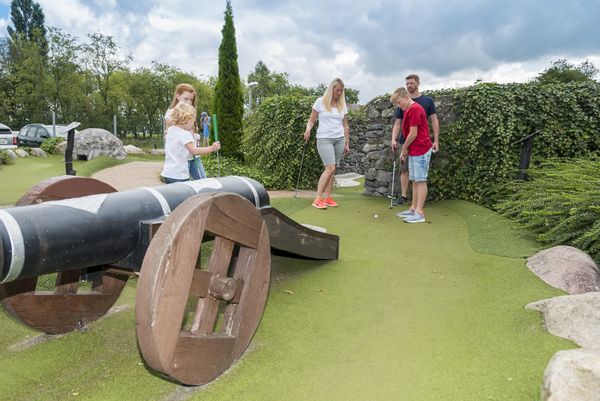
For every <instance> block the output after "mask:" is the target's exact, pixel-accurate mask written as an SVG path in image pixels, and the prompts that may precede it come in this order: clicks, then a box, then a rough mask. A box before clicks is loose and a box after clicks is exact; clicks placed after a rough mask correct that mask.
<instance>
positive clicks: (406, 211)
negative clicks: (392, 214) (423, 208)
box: [396, 209, 416, 217]
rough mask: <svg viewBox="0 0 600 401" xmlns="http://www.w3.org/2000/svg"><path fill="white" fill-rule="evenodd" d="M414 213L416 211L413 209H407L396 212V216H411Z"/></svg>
mask: <svg viewBox="0 0 600 401" xmlns="http://www.w3.org/2000/svg"><path fill="white" fill-rule="evenodd" d="M415 213H416V212H415V210H414V209H408V210H405V211H403V212H400V213H396V216H398V217H411V216H414V214H415Z"/></svg>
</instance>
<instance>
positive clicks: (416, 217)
mask: <svg viewBox="0 0 600 401" xmlns="http://www.w3.org/2000/svg"><path fill="white" fill-rule="evenodd" d="M404 222H405V223H425V216H423V215H422V214H420V213H417V212H415V214H413V215H412V216H408V217H407V218H405V219H404Z"/></svg>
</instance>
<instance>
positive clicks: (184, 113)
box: [171, 103, 196, 125]
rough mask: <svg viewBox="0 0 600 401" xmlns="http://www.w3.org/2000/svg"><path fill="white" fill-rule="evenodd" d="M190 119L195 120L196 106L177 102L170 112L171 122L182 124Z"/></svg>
mask: <svg viewBox="0 0 600 401" xmlns="http://www.w3.org/2000/svg"><path fill="white" fill-rule="evenodd" d="M190 120H193V121H196V108H195V107H194V106H192V105H189V104H187V103H178V104H177V105H176V106H175V107H174V108H173V111H172V112H171V121H173V124H175V125H184V124H185V123H187V122H188V121H190Z"/></svg>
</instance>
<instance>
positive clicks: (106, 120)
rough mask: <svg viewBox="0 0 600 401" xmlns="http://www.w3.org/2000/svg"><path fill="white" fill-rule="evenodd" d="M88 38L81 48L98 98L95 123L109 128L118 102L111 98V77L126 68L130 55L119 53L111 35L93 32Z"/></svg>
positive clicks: (114, 88)
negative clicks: (98, 117)
mask: <svg viewBox="0 0 600 401" xmlns="http://www.w3.org/2000/svg"><path fill="white" fill-rule="evenodd" d="M88 38H89V40H90V41H89V42H88V43H87V44H85V45H84V46H83V49H84V52H85V56H86V60H85V61H86V64H87V68H88V71H89V73H90V76H91V77H92V79H93V82H94V84H95V89H96V90H97V94H98V99H95V100H96V108H97V110H99V115H100V119H99V120H98V121H97V122H96V124H98V125H99V126H102V127H105V128H107V129H109V130H110V129H112V116H113V114H115V113H116V112H117V109H118V104H116V103H115V102H112V100H113V99H111V94H113V93H112V92H113V90H116V89H117V88H116V86H115V84H114V82H113V81H114V80H113V79H112V77H113V75H114V74H115V72H117V71H120V70H125V69H127V67H128V66H129V63H130V62H131V61H132V57H131V55H126V56H122V55H121V54H120V49H119V46H118V45H117V43H116V42H115V41H114V40H113V38H112V36H108V35H103V34H101V33H94V34H88ZM115 100H116V99H115Z"/></svg>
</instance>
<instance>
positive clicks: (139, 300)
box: [136, 193, 271, 385]
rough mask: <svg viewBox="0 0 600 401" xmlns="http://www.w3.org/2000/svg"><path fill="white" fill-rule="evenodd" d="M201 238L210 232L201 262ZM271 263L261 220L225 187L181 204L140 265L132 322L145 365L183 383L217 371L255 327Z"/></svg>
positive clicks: (210, 376) (246, 341)
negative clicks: (208, 246) (208, 248)
mask: <svg viewBox="0 0 600 401" xmlns="http://www.w3.org/2000/svg"><path fill="white" fill-rule="evenodd" d="M203 238H204V239H207V238H214V241H213V247H212V253H211V254H210V257H209V258H208V263H207V264H206V266H202V264H203V263H198V260H201V259H202V258H200V249H201V245H202V240H203ZM198 265H200V266H198ZM270 268H271V254H270V246H269V234H268V231H267V226H266V223H265V222H264V220H263V218H262V216H261V215H260V213H259V212H258V210H256V208H255V207H254V205H252V204H251V203H250V202H248V201H247V200H246V199H244V198H242V197H241V196H239V195H236V194H228V193H220V194H208V195H202V194H201V195H197V196H194V197H192V198H189V199H188V200H186V201H185V202H183V203H182V204H181V205H180V206H178V207H177V209H175V211H174V212H173V214H172V215H171V216H169V218H168V219H167V220H166V221H165V223H163V224H162V226H161V227H160V228H159V230H158V232H157V233H156V235H155V236H154V238H153V239H152V242H151V243H150V246H149V247H148V251H147V252H146V255H145V258H144V262H143V264H142V269H141V275H140V279H139V282H138V287H137V291H136V326H137V337H138V343H139V346H140V350H141V352H142V354H143V356H144V359H145V361H146V363H147V364H148V365H149V366H150V367H151V368H152V369H154V370H156V371H159V372H161V373H163V374H165V375H167V376H169V377H171V378H173V379H175V380H177V381H179V382H181V383H184V384H189V385H200V384H204V383H208V382H210V381H212V380H214V379H215V378H216V377H218V376H219V375H220V374H221V373H223V372H224V371H225V370H226V369H227V368H228V367H229V366H230V365H231V364H232V363H233V362H234V361H236V360H237V359H238V358H239V357H240V356H241V354H242V353H243V352H244V350H245V349H246V348H247V347H248V345H249V343H250V340H251V339H252V336H253V335H254V332H255V331H256V328H257V327H258V324H259V321H260V318H261V316H262V312H263V309H264V306H265V302H266V298H267V293H268V289H269V277H270ZM186 306H187V308H188V309H191V310H192V313H191V314H192V317H191V318H189V319H188V322H189V324H188V326H189V327H186V324H185V320H186V316H187V315H186Z"/></svg>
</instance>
